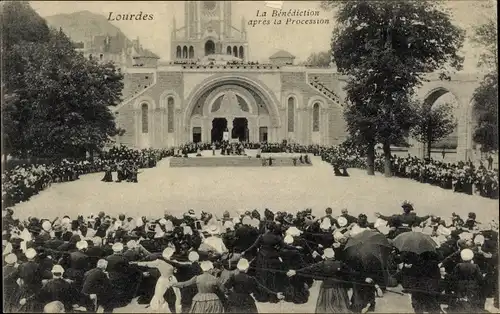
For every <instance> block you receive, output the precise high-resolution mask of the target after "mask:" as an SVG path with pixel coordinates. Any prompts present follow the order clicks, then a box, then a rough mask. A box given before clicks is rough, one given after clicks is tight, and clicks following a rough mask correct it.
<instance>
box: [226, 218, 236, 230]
mask: <svg viewBox="0 0 500 314" xmlns="http://www.w3.org/2000/svg"><path fill="white" fill-rule="evenodd" d="M224 229H225V230H227V229H230V230H234V224H233V222H232V221H230V220H226V221H225V222H224Z"/></svg>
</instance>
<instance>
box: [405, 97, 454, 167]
mask: <svg viewBox="0 0 500 314" xmlns="http://www.w3.org/2000/svg"><path fill="white" fill-rule="evenodd" d="M417 117H418V118H417V119H418V120H417V121H418V122H417V123H416V125H415V127H414V128H413V129H412V135H413V136H414V137H415V139H417V140H418V141H419V142H420V143H424V144H426V145H427V158H431V147H432V144H434V143H436V142H438V141H439V140H442V139H444V138H445V137H447V136H448V135H450V134H451V133H453V131H454V130H455V128H456V127H457V123H456V120H455V117H454V116H453V107H452V106H451V105H449V104H444V105H440V106H433V107H430V106H426V105H422V106H419V107H418V111H417Z"/></svg>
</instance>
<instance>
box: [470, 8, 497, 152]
mask: <svg viewBox="0 0 500 314" xmlns="http://www.w3.org/2000/svg"><path fill="white" fill-rule="evenodd" d="M486 8H487V9H490V12H496V10H495V11H493V9H494V8H493V6H492V5H491V3H486ZM484 18H485V23H484V24H482V25H479V26H477V27H476V28H475V29H474V34H473V36H472V40H473V41H474V42H475V43H476V44H477V45H479V46H482V47H483V48H484V51H483V53H481V55H480V59H479V63H478V66H484V67H487V68H489V73H488V74H486V75H485V76H484V78H483V80H482V82H481V84H480V85H479V87H478V88H477V89H476V90H475V92H474V105H473V113H474V115H473V117H472V119H476V120H477V124H476V127H475V129H474V131H473V135H472V138H473V140H474V141H475V142H476V143H478V144H481V150H482V151H483V152H488V151H492V150H498V59H497V52H498V41H497V25H496V17H494V16H485V17H484Z"/></svg>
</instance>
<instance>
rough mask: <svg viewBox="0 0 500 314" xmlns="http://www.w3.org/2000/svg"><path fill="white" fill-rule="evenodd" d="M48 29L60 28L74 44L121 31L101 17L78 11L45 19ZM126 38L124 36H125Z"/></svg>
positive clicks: (113, 34)
mask: <svg viewBox="0 0 500 314" xmlns="http://www.w3.org/2000/svg"><path fill="white" fill-rule="evenodd" d="M45 19H46V20H47V24H48V25H49V26H50V27H54V28H56V29H59V28H62V29H63V31H64V32H65V33H66V35H68V36H69V37H70V38H71V40H73V41H74V42H82V41H83V42H84V41H88V40H90V38H92V36H100V35H101V36H102V35H106V34H109V35H110V36H115V35H116V34H118V33H119V34H121V35H123V36H125V35H124V34H123V33H122V32H121V30H120V29H119V28H118V27H116V26H114V25H113V24H111V23H110V22H109V21H108V20H107V18H106V17H105V16H103V15H99V14H95V13H92V12H89V11H80V12H75V13H71V14H57V15H52V16H48V17H46V18H45ZM125 37H126V36H125Z"/></svg>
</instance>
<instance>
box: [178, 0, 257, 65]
mask: <svg viewBox="0 0 500 314" xmlns="http://www.w3.org/2000/svg"><path fill="white" fill-rule="evenodd" d="M172 25H173V31H172V35H171V60H173V61H196V60H199V59H202V58H203V57H205V56H207V55H212V54H226V55H231V56H234V57H237V58H240V59H242V60H243V61H248V42H247V34H246V25H245V20H244V18H242V19H241V28H239V29H238V28H237V27H234V25H233V24H232V12H231V1H184V26H183V27H181V28H177V25H176V19H175V17H174V19H173V21H172Z"/></svg>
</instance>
